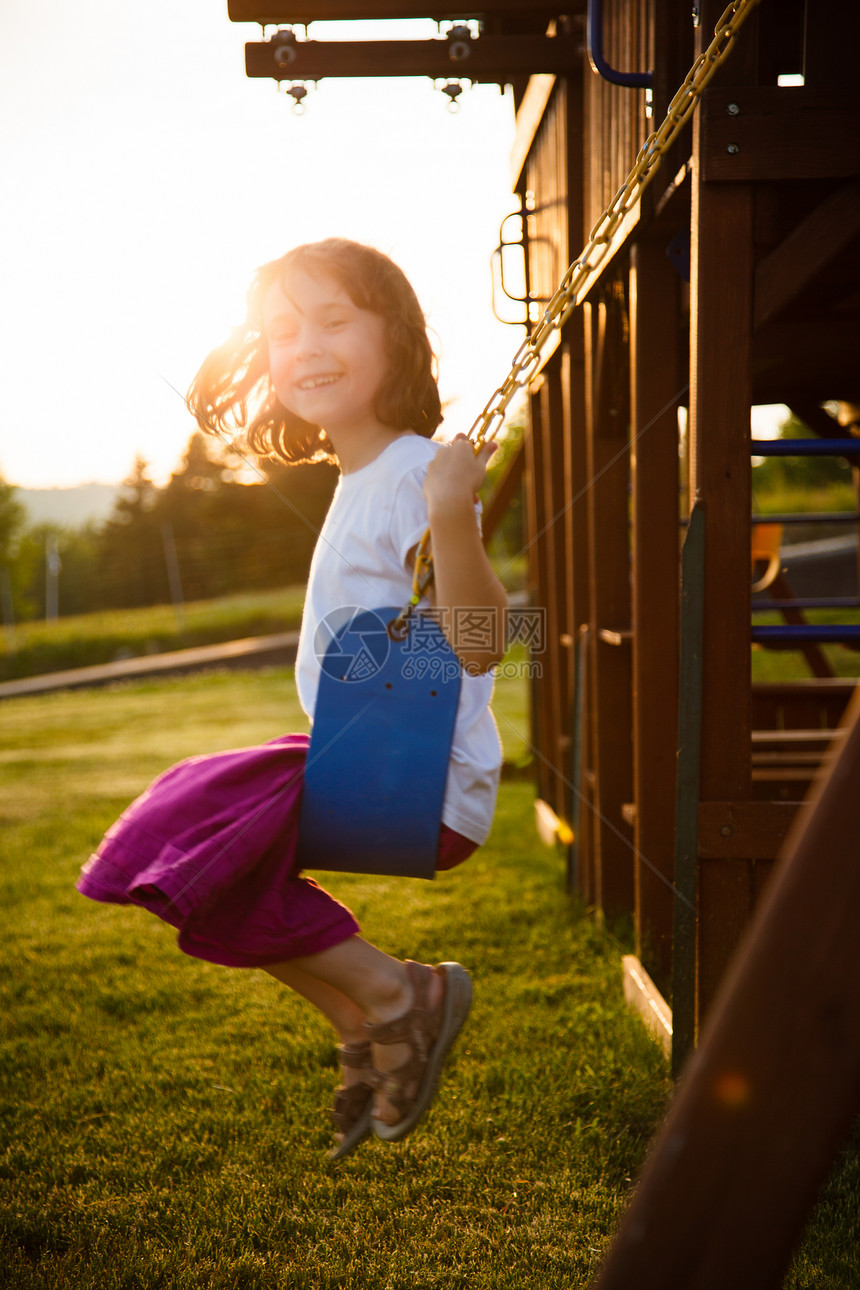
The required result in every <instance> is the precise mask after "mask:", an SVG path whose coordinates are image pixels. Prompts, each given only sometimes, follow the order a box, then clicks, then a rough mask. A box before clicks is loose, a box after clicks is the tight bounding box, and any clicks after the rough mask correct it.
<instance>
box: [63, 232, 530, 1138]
mask: <svg viewBox="0 0 860 1290" xmlns="http://www.w3.org/2000/svg"><path fill="white" fill-rule="evenodd" d="M189 402H190V405H191V407H192V409H193V410H194V412H195V415H196V416H197V419H198V422H199V424H200V426H201V427H202V428H203V429H204V430H206V431H208V432H210V433H217V434H220V435H223V434H224V433H227V434H229V435H230V436H231V437H234V436H235V435H236V433H237V431H240V430H241V431H243V432H244V434H245V439H246V442H247V446H248V447H249V449H250V450H251V451H252V452H254V453H256V454H258V455H259V456H262V457H272V458H275V459H277V460H280V461H283V462H301V461H317V460H324V459H330V460H335V461H336V462H337V464H338V466H339V467H340V472H341V477H340V480H339V482H338V486H337V489H336V491H335V495H334V499H333V501H332V504H331V508H330V510H329V513H328V516H327V518H326V521H325V524H324V526H323V529H322V532H321V533H320V535H319V539H318V542H317V546H316V550H315V553H314V557H313V562H312V565H311V572H310V579H309V583H308V589H307V597H306V601H305V607H304V615H303V619H302V629H301V635H300V641H299V649H298V657H297V663H296V680H297V685H298V691H299V698H300V700H301V703H302V707H303V708H304V710H305V712H306V713H307V714H308V717H309V718H311V719H313V711H314V702H315V696H316V688H317V682H318V678H319V671H320V663H319V659H318V658H317V654H316V651H315V649H314V642H315V637H316V634H317V629H318V626H319V624H320V623H322V622H323V620H325V619H327V617H328V616H329V615H331V614H336V612H337V611H338V610H340V609H343V607H345V606H353V605H356V606H362V607H366V608H369V609H373V608H376V607H378V606H381V605H405V604H407V603H408V601H409V598H410V595H411V592H412V566H413V562H414V555H415V551H416V548H417V545H418V543H419V541H420V539H421V537H422V535H423V533H424V531H425V529H426V528H427V526H428V525H429V527H430V530H431V539H432V549H433V557H434V569H435V586H434V587H433V588H431V593H430V600H429V601H428V600H427V599H425V601H424V602H423V607H424V608H427V607H429V606H430V605H431V604H432V607H433V610H434V614H435V616H436V618H437V621H438V622H439V623H440V625H441V626H442V628H443V630H444V631H445V632H446V635H448V637H449V640H450V642H451V645H452V647H453V648H454V650H455V651H456V653H457V654H458V656H459V658H460V661H461V663H462V664H463V668H464V675H463V678H462V689H461V695H460V702H459V707H458V712H457V721H456V727H455V732H454V741H453V746H452V752H451V760H450V767H449V773H448V779H447V786H446V791H445V803H444V809H443V816H442V825H441V831H440V840H439V853H438V862H437V863H438V868H440V869H449V868H452V867H454V866H455V865H458V864H460V863H461V862H462V861H463V860H465V859H466V858H467V857H468V856H469V855H470V854H471V853H472V852H473V851H474V850H475V848H476V847H477V846H478V845H479V844H480V843H482V842H483V841H484V840H485V838H486V836H487V834H488V832H489V828H490V824H491V821H492V815H493V810H494V807H495V797H496V789H497V784H498V774H499V766H500V761H501V757H500V746H499V738H498V734H497V731H496V728H495V724H494V722H493V718H492V715H491V714H490V712H489V709H488V703H489V700H490V694H491V690H492V678H491V676H490V675H489V669H490V668H491V667H492V666H493V664H495V663H496V662H498V660H499V657H500V654H501V642H502V641H503V637H504V631H503V627H502V618H503V614H504V609H505V605H506V597H505V593H504V589H503V588H502V586H501V584H500V583H499V581H498V579H497V578H496V576H495V574H494V573H493V571H492V568H491V567H490V564H489V562H488V560H487V557H486V555H485V552H484V548H483V545H482V542H481V537H480V532H479V528H478V522H477V519H476V514H475V494H476V490H477V489H478V487H479V486H480V484H481V481H482V479H483V477H484V473H485V470H486V465H487V461H488V459H489V456H490V455H491V454H492V451H493V447H494V445H492V444H489V445H486V446H485V447H484V448H482V450H481V452H480V453H479V454H478V455H477V456H476V455H475V453H474V450H473V446H472V444H471V443H470V442H469V441H468V440H467V439H465V437H463V436H460V437H458V438H457V439H455V440H454V441H452V442H450V443H447V444H443V443H439V442H435V441H432V442H431V439H430V436H431V435H432V434H433V432H434V431H435V430H436V428H437V426H438V425H439V423H440V421H441V419H442V417H441V409H440V403H439V395H438V391H437V387H436V381H435V378H434V364H433V356H432V352H431V349H430V345H429V342H428V339H427V333H426V327H425V322H424V317H423V315H422V312H421V309H420V307H419V305H418V301H417V300H416V298H415V294H414V292H413V290H412V288H411V286H410V285H409V283H408V282H407V280H406V278H405V277H404V275H403V273H402V272H401V271H400V270H399V269H398V268H397V267H396V266H395V265H394V264H393V263H392V262H391V261H390V260H389V259H388V258H387V257H386V256H384V255H382V254H381V253H380V252H378V251H375V250H373V249H371V248H370V247H365V246H360V245H357V244H356V243H353V242H347V241H342V240H338V239H332V240H329V241H325V242H320V243H314V244H311V245H307V246H300V247H298V248H297V249H296V250H294V251H292V252H290V253H289V254H287V255H286V256H284V257H283V258H282V259H280V260H276V261H274V262H272V263H270V264H267V265H265V266H264V267H263V268H261V269H260V270H259V271H258V272H257V274H256V276H255V278H254V281H253V284H252V287H251V291H250V293H249V296H248V315H247V318H246V320H245V323H244V324H243V325H242V326H241V327H240V328H237V329H236V331H235V332H234V333H233V335H232V336H231V337H230V338H229V340H228V341H227V342H226V343H225V344H224V345H222V346H220V347H219V348H218V349H216V350H215V351H213V353H212V354H210V355H209V357H208V358H207V360H206V361H205V362H204V364H203V366H202V367H201V369H200V371H199V372H198V374H197V376H196V378H195V380H194V382H193V384H192V387H191V390H190V392H189ZM464 607H465V608H468V609H470V610H471V609H477V610H479V611H480V612H481V614H482V616H483V617H484V619H485V620H487V615H491V616H492V621H494V622H495V623H496V624H497V626H498V627H499V628H500V630H499V631H497V632H496V633H495V638H494V639H491V640H489V643H488V644H486V645H484V644H483V643H481V642H478V644H477V646H476V645H475V644H474V643H473V644H472V645H471V647H470V648H468V649H466V648H463V647H462V642H461V641H459V640H458V639H457V631H456V623H457V620H458V615H457V613H455V612H454V611H455V610H458V609H463V608H464ZM421 608H422V606H421V605H419V610H420V609H421ZM492 635H493V634H492V633H490V636H492ZM307 746H308V738H307V736H305V735H287V736H284V737H282V738H279V739H275V740H273V741H272V742H271V743H268V744H266V745H264V746H263V747H259V748H250V749H241V750H237V751H232V752H225V753H218V754H215V755H212V756H205V757H195V758H191V759H190V760H188V761H185V762H182V763H180V765H178V766H174V767H173V768H172V769H171V770H169V771H167V772H166V773H165V774H164V775H162V776H161V777H160V778H159V779H157V780H156V781H155V783H154V784H153V785H151V786H150V788H149V789H148V790H147V791H146V792H145V793H144V794H143V796H142V797H140V798H138V800H137V801H136V802H134V803H133V804H132V805H131V806H130V807H129V809H128V810H127V811H126V812H125V814H124V815H123V816H122V817H121V819H120V820H119V821H118V822H117V823H116V824H115V825H114V826H113V828H112V829H111V830H110V831H109V832H108V834H107V835H106V837H105V839H104V841H103V842H102V845H101V847H100V848H99V850H98V852H97V853H96V854H95V855H94V856H93V857H92V858H91V860H90V861H89V862H88V864H87V865H86V866H85V867H84V870H83V872H82V875H81V878H80V880H79V882H78V888H79V890H80V891H81V892H83V893H84V894H85V895H87V896H90V897H92V898H93V899H95V900H102V901H112V902H116V903H121V904H122V903H134V904H139V905H142V906H144V907H145V908H147V909H149V910H151V911H152V912H154V913H156V914H157V915H158V916H159V917H161V918H162V919H164V920H165V921H166V922H168V923H171V924H172V925H173V926H174V927H176V928H177V929H178V931H179V945H180V947H181V948H182V949H183V950H184V951H185V952H186V953H189V954H194V955H196V956H198V957H200V958H203V959H207V960H209V961H210V962H215V963H222V964H226V965H228V966H238V967H261V968H264V969H265V970H266V971H267V972H269V973H271V975H272V976H274V977H276V978H277V979H278V980H279V981H281V982H283V983H284V984H285V985H288V986H290V987H291V988H292V989H293V990H296V991H298V993H299V994H301V995H303V996H304V997H305V998H306V999H308V1000H310V1002H311V1003H312V1004H314V1005H315V1006H316V1007H317V1008H319V1009H320V1010H321V1011H322V1012H323V1013H324V1014H325V1016H326V1017H327V1018H328V1020H329V1021H330V1022H331V1024H332V1026H333V1027H334V1030H335V1032H336V1034H337V1037H338V1039H339V1041H340V1042H339V1046H338V1055H339V1059H340V1063H341V1067H342V1084H341V1087H340V1088H339V1089H338V1090H337V1092H336V1096H335V1105H334V1111H333V1116H334V1121H335V1126H336V1128H337V1131H338V1145H337V1147H336V1148H335V1149H334V1151H333V1152H332V1153H331V1154H332V1155H333V1156H334V1157H335V1158H337V1157H339V1156H343V1155H346V1154H347V1153H348V1152H349V1151H352V1150H353V1149H354V1148H355V1147H356V1146H357V1145H358V1143H359V1142H360V1141H361V1140H362V1139H363V1138H364V1137H365V1136H366V1135H367V1134H368V1133H369V1132H371V1131H372V1132H373V1133H375V1134H376V1135H377V1136H378V1137H380V1138H385V1139H387V1140H389V1141H396V1140H398V1139H400V1138H403V1137H404V1136H405V1135H406V1134H408V1133H409V1132H410V1131H411V1130H412V1129H413V1128H414V1127H415V1125H416V1124H417V1123H418V1121H419V1120H420V1118H421V1116H422V1115H423V1113H424V1112H425V1110H426V1109H427V1107H428V1106H429V1104H430V1102H431V1100H432V1098H433V1095H434V1093H435V1090H436V1086H437V1084H438V1081H439V1077H440V1074H441V1070H442V1067H443V1065H444V1062H445V1059H446V1056H447V1054H448V1051H449V1049H450V1048H451V1045H452V1044H453V1042H454V1040H455V1038H456V1036H457V1034H458V1032H459V1030H460V1028H461V1026H462V1025H463V1022H464V1020H465V1018H466V1014H467V1012H468V1010H469V1005H470V1002H471V980H470V978H469V975H468V973H467V972H466V971H465V969H464V968H462V967H461V966H460V965H459V964H456V963H442V964H439V965H438V966H436V967H431V966H429V965H426V964H419V963H415V962H412V961H411V960H407V961H405V962H401V961H400V960H398V959H396V958H392V957H391V956H389V955H387V954H385V953H384V952H383V951H382V950H380V949H377V948H376V947H375V946H373V945H371V944H370V943H369V942H367V941H365V940H363V939H362V938H361V937H360V936H359V934H358V932H359V928H358V924H357V923H356V921H355V919H354V918H353V916H352V914H351V913H350V912H349V911H348V910H347V909H346V908H345V907H344V906H343V905H341V904H340V903H338V902H337V901H336V900H334V899H333V898H332V897H331V896H329V895H328V893H326V892H325V891H323V889H322V888H321V887H320V886H318V884H316V883H315V882H314V881H313V880H312V879H310V878H306V877H303V876H301V874H300V873H299V872H298V864H297V858H296V832H297V823H298V808H299V803H300V797H301V783H302V772H303V767H304V758H305V753H306V750H307ZM368 755H369V757H372V748H370V749H368Z"/></svg>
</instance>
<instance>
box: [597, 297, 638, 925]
mask: <svg viewBox="0 0 860 1290" xmlns="http://www.w3.org/2000/svg"><path fill="white" fill-rule="evenodd" d="M589 313H590V315H591V326H590V327H588V326H587V327H586V399H587V422H588V426H587V432H588V439H587V442H588V477H589V483H588V525H589V552H590V560H591V566H590V587H591V597H590V599H591V623H590V631H589V645H590V657H589V668H590V673H591V675H590V707H591V732H592V733H591V740H592V742H591V750H592V770H593V772H594V818H593V822H592V823H593V830H594V832H593V837H594V855H595V866H596V876H597V892H596V898H597V902H598V904H599V905H600V907H601V908H602V910H603V912H604V913H605V914H606V916H607V917H608V918H610V919H612V918H616V917H618V916H619V915H623V914H629V913H630V912H631V911H632V909H633V849H632V846H631V843H632V837H631V833H630V827H629V825H628V824H627V823H626V821H625V819H624V816H623V813H622V811H623V807H624V804H625V803H626V802H629V801H630V800H631V797H632V791H633V765H632V760H633V756H632V740H631V730H630V728H631V719H632V716H631V693H630V671H631V669H630V654H631V650H630V639H629V637H630V547H629V536H628V506H629V495H628V479H629V470H628V464H629V451H628V419H627V406H628V404H627V390H626V382H625V379H624V378H625V375H626V369H627V355H626V352H625V349H624V338H623V334H622V317H621V304H620V301H619V300H618V299H616V298H615V296H614V294H610V297H609V299H608V301H605V302H604V301H601V302H600V303H599V304H598V305H597V307H596V308H594V307H591V308H590V309H589ZM610 633H611V634H612V636H614V637H615V638H616V639H614V640H613V641H612V643H610V636H609V634H610Z"/></svg>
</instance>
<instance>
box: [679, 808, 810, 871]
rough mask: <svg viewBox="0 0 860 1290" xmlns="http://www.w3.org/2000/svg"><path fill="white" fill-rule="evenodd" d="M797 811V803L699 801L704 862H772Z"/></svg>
mask: <svg viewBox="0 0 860 1290" xmlns="http://www.w3.org/2000/svg"><path fill="white" fill-rule="evenodd" d="M797 811H798V804H797V802H702V803H701V804H700V806H699V856H700V858H701V859H703V860H743V859H747V858H751V859H754V860H775V859H776V857H777V856H778V855H779V853H780V850H781V848H782V847H783V845H784V844H785V840H786V838H787V837H788V833H789V830H790V829H791V826H792V825H793V824H794V821H795V817H796V815H797Z"/></svg>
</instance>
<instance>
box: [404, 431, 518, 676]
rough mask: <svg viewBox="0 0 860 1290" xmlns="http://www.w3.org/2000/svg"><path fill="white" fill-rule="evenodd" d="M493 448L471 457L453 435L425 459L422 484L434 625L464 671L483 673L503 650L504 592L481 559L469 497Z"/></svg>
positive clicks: (472, 498)
mask: <svg viewBox="0 0 860 1290" xmlns="http://www.w3.org/2000/svg"><path fill="white" fill-rule="evenodd" d="M494 451H495V445H493V444H485V445H484V447H483V448H482V449H481V451H480V453H479V454H478V455H477V456H476V455H475V450H474V447H473V445H472V443H471V442H470V441H469V440H468V439H466V438H465V436H462V435H461V436H458V438H456V439H454V440H453V441H452V442H451V443H448V444H445V445H444V446H443V447H441V448H440V449H439V451H438V452H437V453H436V456H435V457H434V458H433V460H432V461H431V463H430V465H429V467H428V469H427V476H426V479H425V482H424V495H425V497H426V498H427V508H428V514H429V518H430V537H431V542H432V546H433V570H434V595H433V602H434V605H435V608H436V610H437V611H438V612H439V617H440V626H441V627H442V630H443V631H444V632H445V635H446V636H447V638H448V640H449V642H450V644H451V646H452V648H453V650H454V652H455V653H456V654H457V656H458V658H459V659H460V662H461V663H462V664H463V667H464V668H465V669H466V671H468V672H472V673H481V672H486V671H488V670H489V669H490V668H491V667H492V666H493V665H494V664H496V663H498V662H499V661H500V660H501V658H502V655H503V654H504V652H505V635H506V630H507V622H506V611H507V605H508V597H507V593H506V591H505V589H504V587H503V586H502V584H501V582H500V581H499V579H498V578H497V577H496V574H495V573H494V572H493V568H492V565H491V564H490V561H489V560H488V558H487V553H486V551H485V550H484V544H483V541H482V540H481V534H480V532H479V529H478V523H477V519H476V516H475V494H476V493H477V490H478V489H479V488H480V486H481V484H482V482H483V479H484V475H485V474H486V470H487V463H488V462H489V459H490V457H491V456H492V454H493V452H494Z"/></svg>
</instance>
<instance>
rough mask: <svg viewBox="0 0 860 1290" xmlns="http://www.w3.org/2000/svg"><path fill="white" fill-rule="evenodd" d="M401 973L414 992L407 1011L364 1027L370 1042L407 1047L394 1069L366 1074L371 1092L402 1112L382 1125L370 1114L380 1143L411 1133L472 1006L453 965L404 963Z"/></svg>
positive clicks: (467, 982) (467, 980)
mask: <svg viewBox="0 0 860 1290" xmlns="http://www.w3.org/2000/svg"><path fill="white" fill-rule="evenodd" d="M406 968H407V971H408V972H409V977H410V980H411V982H412V986H413V988H414V990H415V1003H414V1004H413V1006H412V1008H411V1009H410V1010H409V1012H406V1013H404V1014H403V1016H402V1017H395V1019H394V1020H393V1021H385V1022H381V1023H380V1024H378V1025H370V1024H369V1023H368V1024H367V1035H368V1038H369V1040H370V1042H371V1043H373V1044H408V1045H409V1047H410V1048H411V1049H412V1053H411V1055H410V1056H409V1058H408V1059H407V1060H406V1061H405V1062H404V1063H403V1064H402V1065H401V1066H399V1067H397V1069H396V1070H393V1071H386V1072H385V1073H384V1074H383V1073H382V1072H380V1071H377V1070H372V1071H371V1073H370V1082H371V1084H372V1085H373V1087H374V1088H376V1089H378V1090H379V1091H380V1092H381V1093H383V1094H384V1095H385V1097H386V1098H387V1099H388V1101H390V1102H391V1103H392V1105H393V1106H395V1107H396V1108H397V1110H399V1111H401V1112H402V1115H401V1118H400V1119H399V1120H398V1121H397V1122H396V1123H395V1124H386V1123H385V1122H384V1121H383V1120H379V1119H377V1118H376V1116H374V1115H373V1114H372V1113H371V1127H372V1128H373V1132H374V1133H375V1134H376V1136H377V1137H378V1138H383V1139H384V1140H385V1141H386V1142H399V1141H400V1139H401V1138H405V1137H406V1135H407V1134H408V1133H411V1132H412V1130H413V1129H414V1128H415V1126H416V1124H417V1123H418V1121H419V1120H420V1119H421V1117H422V1115H423V1114H424V1112H425V1111H426V1110H427V1108H428V1107H429V1105H430V1103H431V1102H432V1101H433V1098H434V1097H435V1095H436V1090H437V1088H438V1087H439V1080H440V1078H441V1075H442V1068H443V1067H444V1065H445V1059H446V1057H447V1056H448V1053H449V1051H450V1049H451V1045H452V1044H453V1043H454V1040H455V1039H456V1038H457V1035H458V1034H459V1033H460V1030H461V1029H462V1027H463V1023H464V1021H465V1020H466V1017H467V1016H468V1014H469V1008H470V1007H471V1004H472V979H471V977H470V976H469V973H468V972H467V971H466V969H465V968H464V967H461V966H460V964H459V963H440V964H439V965H438V967H435V968H431V967H429V966H428V965H427V964H424V963H413V962H412V961H411V960H407V963H406ZM433 973H435V974H436V975H437V976H441V977H442V981H443V986H444V990H443V994H442V999H441V1001H440V1003H439V1004H438V1006H437V1007H436V1008H435V1009H434V1010H433V1011H432V1012H431V1011H430V1009H429V1007H428V1002H427V1001H428V994H429V985H430V979H431V976H432V974H433Z"/></svg>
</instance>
